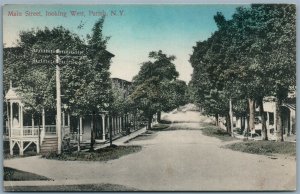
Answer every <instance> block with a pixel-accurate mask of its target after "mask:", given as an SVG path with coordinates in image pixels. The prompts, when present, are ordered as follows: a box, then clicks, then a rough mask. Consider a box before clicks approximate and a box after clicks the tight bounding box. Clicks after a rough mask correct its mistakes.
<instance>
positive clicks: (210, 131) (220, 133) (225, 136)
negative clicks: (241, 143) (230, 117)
mask: <svg viewBox="0 0 300 194" xmlns="http://www.w3.org/2000/svg"><path fill="white" fill-rule="evenodd" d="M201 130H202V133H203V134H204V135H206V136H211V137H216V138H218V139H220V140H222V141H232V140H236V138H234V137H231V135H230V134H229V133H227V132H226V131H224V130H223V129H220V128H219V127H216V126H212V125H210V126H205V127H203V128H201Z"/></svg>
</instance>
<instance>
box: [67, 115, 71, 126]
mask: <svg viewBox="0 0 300 194" xmlns="http://www.w3.org/2000/svg"><path fill="white" fill-rule="evenodd" d="M70 120H71V119H70V114H68V126H69V127H70V126H71V125H70Z"/></svg>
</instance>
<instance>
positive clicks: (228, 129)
mask: <svg viewBox="0 0 300 194" xmlns="http://www.w3.org/2000/svg"><path fill="white" fill-rule="evenodd" d="M226 131H227V133H229V134H230V133H231V123H230V115H229V114H228V113H227V115H226Z"/></svg>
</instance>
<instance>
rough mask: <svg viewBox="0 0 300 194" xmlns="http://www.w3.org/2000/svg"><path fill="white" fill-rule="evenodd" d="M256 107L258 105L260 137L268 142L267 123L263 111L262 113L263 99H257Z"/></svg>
mask: <svg viewBox="0 0 300 194" xmlns="http://www.w3.org/2000/svg"><path fill="white" fill-rule="evenodd" d="M258 105H259V115H260V116H261V125H262V127H261V128H262V129H261V135H262V139H263V140H268V129H267V123H266V118H265V111H264V103H263V98H260V99H258Z"/></svg>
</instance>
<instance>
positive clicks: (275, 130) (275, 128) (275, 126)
mask: <svg viewBox="0 0 300 194" xmlns="http://www.w3.org/2000/svg"><path fill="white" fill-rule="evenodd" d="M273 113H274V135H276V132H277V125H276V122H277V120H276V110H275V111H274V112H273ZM276 138H277V137H276Z"/></svg>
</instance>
